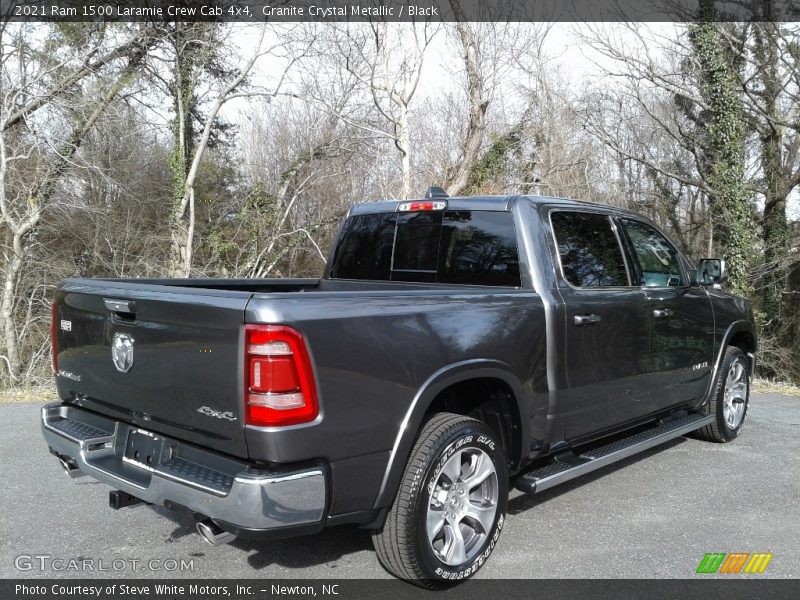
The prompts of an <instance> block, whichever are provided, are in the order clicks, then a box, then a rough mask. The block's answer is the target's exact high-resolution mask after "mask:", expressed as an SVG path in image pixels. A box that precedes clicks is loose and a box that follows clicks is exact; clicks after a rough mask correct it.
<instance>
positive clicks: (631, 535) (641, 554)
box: [0, 394, 800, 578]
mask: <svg viewBox="0 0 800 600" xmlns="http://www.w3.org/2000/svg"><path fill="white" fill-rule="evenodd" d="M0 457H2V466H3V479H4V483H3V485H0V508H2V510H0V577H3V578H9V577H54V576H56V577H82V578H87V577H109V576H116V577H146V578H159V577H194V578H217V577H232V578H239V577H255V578H386V577H389V575H388V574H387V573H386V572H385V571H383V569H381V567H380V565H379V564H378V561H377V558H376V557H375V553H374V551H373V549H372V542H371V540H370V536H369V534H368V532H366V531H361V530H359V529H356V528H354V527H336V528H332V529H329V530H326V531H324V532H323V533H321V534H318V535H315V536H309V537H303V538H296V539H289V540H280V541H272V542H259V541H252V540H247V539H242V538H239V539H237V540H235V541H234V542H233V543H232V544H229V545H226V546H222V547H216V548H215V547H212V546H209V545H208V544H206V543H205V542H204V541H203V540H202V539H201V538H200V536H199V535H197V534H196V533H195V529H194V524H193V521H192V519H191V517H187V516H183V515H179V514H175V513H171V512H169V511H167V510H166V509H164V508H162V507H151V506H139V507H135V508H127V509H123V510H119V511H114V510H111V509H110V508H108V492H109V490H110V488H109V487H107V486H105V485H103V484H100V483H97V482H94V481H92V480H91V479H90V478H88V477H83V478H80V479H76V480H70V479H68V478H67V477H66V476H65V475H64V473H63V472H62V470H61V467H60V466H59V465H58V462H57V461H56V459H55V458H54V457H52V456H51V455H50V454H49V453H48V452H47V448H46V446H45V444H44V442H43V439H42V437H41V434H40V431H39V404H33V403H11V404H0ZM707 552H726V553H730V552H751V553H752V552H771V553H773V558H772V560H771V562H770V563H769V565H768V567H767V569H766V570H765V572H764V573H763V574H762V575H755V576H752V575H751V576H749V577H800V399H799V398H792V397H789V396H781V395H777V394H758V395H754V396H753V398H752V399H751V404H750V410H749V414H748V419H747V422H746V424H745V428H744V430H743V432H742V434H741V436H740V437H739V439H737V440H736V441H734V442H733V443H730V444H712V443H708V442H701V441H698V440H694V439H688V438H679V439H677V440H674V441H672V442H668V443H667V444H664V445H663V446H661V447H659V448H656V449H653V450H650V451H648V452H645V453H643V454H640V455H638V456H636V457H633V458H631V459H628V460H626V461H623V462H620V463H617V464H615V465H612V466H610V467H607V468H605V469H602V470H600V471H596V472H594V473H591V474H589V475H587V476H584V477H582V478H580V479H577V480H574V481H571V482H569V483H566V484H564V485H562V486H560V487H557V488H554V489H552V490H548V491H546V492H543V493H541V494H538V495H536V496H525V495H522V494H520V493H518V492H514V493H513V495H512V499H511V500H510V503H509V515H508V520H507V522H506V526H505V528H504V531H503V534H502V536H501V539H500V542H499V544H498V547H497V548H496V550H495V551H494V553H493V555H492V557H491V560H490V561H489V562H488V563H487V565H486V566H485V567H484V568H483V569H482V570H481V571H480V572H479V574H478V576H479V577H485V578H518V577H523V578H562V577H566V578H687V577H716V576H709V575H695V570H696V568H697V566H698V564H699V563H700V561H701V560H702V558H703V556H704V555H705V553H707ZM719 577H730V575H728V576H725V575H719Z"/></svg>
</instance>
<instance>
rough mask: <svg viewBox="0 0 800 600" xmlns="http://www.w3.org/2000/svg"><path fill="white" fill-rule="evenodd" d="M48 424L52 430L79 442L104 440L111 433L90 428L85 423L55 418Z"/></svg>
mask: <svg viewBox="0 0 800 600" xmlns="http://www.w3.org/2000/svg"><path fill="white" fill-rule="evenodd" d="M48 424H49V425H50V427H52V428H53V429H58V430H59V431H61V432H63V433H64V434H65V435H66V436H67V437H69V438H72V439H73V440H76V441H79V442H85V441H86V440H93V439H95V438H105V437H108V436H110V435H111V434H112V433H113V432H111V431H103V430H102V429H98V428H97V427H92V426H91V425H87V424H86V423H80V422H78V421H73V420H72V419H64V418H60V417H59V418H56V419H51V420H50V421H49V422H48Z"/></svg>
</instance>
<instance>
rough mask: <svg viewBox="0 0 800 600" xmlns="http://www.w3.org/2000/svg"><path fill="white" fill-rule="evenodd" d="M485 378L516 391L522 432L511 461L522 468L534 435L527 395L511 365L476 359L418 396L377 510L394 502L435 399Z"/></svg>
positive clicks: (434, 380) (431, 381)
mask: <svg viewBox="0 0 800 600" xmlns="http://www.w3.org/2000/svg"><path fill="white" fill-rule="evenodd" d="M485 378H493V379H499V380H501V381H503V382H504V383H506V384H507V385H508V387H509V388H510V389H511V391H512V394H513V400H512V410H514V411H516V414H515V415H514V418H515V421H516V424H517V425H518V426H519V430H518V431H515V435H514V442H513V447H514V456H510V457H508V458H509V459H510V460H511V461H512V465H513V466H517V465H519V462H520V460H521V458H522V450H521V446H522V441H523V440H527V439H528V438H529V433H530V424H529V422H528V419H527V418H525V417H521V416H522V415H526V414H528V411H527V410H526V409H525V408H524V407H523V406H520V403H521V402H523V401H524V398H526V397H527V394H526V393H525V391H524V388H523V386H522V384H521V383H520V381H519V379H518V378H517V377H516V375H514V373H513V372H512V371H511V368H510V367H509V366H508V365H506V364H505V363H503V362H500V361H497V360H491V359H473V360H466V361H463V362H459V363H455V364H453V365H449V366H447V367H443V368H442V369H439V370H438V371H436V372H435V373H434V374H433V375H431V376H430V377H429V378H428V379H427V381H425V383H424V384H423V385H422V387H421V388H420V389H419V391H418V392H417V394H416V395H415V396H414V399H413V401H412V402H411V406H409V408H408V411H406V414H405V417H404V418H403V421H402V422H401V424H400V427H399V430H398V433H397V437H396V438H395V441H394V446H393V447H392V451H391V454H390V456H389V463H388V464H387V466H386V471H385V473H384V476H383V481H382V483H381V487H380V491H379V492H378V496H377V498H376V500H375V504H374V508H384V507H387V506H389V505H390V504H391V503H392V501H393V500H394V497H395V494H396V492H397V488H398V486H399V485H400V479H401V478H402V475H403V470H404V469H405V466H406V463H407V462H408V458H409V455H410V454H411V449H412V448H413V446H414V442H415V441H416V439H417V434H418V432H419V430H420V427H421V426H422V423H423V421H424V420H425V415H426V413H427V411H428V408H429V407H430V405H431V403H432V402H433V401H434V399H435V398H436V397H437V396H438V395H439V394H440V393H441V392H442V391H443V390H445V389H447V388H448V387H450V386H452V385H454V384H456V383H459V382H462V381H466V380H468V379H485Z"/></svg>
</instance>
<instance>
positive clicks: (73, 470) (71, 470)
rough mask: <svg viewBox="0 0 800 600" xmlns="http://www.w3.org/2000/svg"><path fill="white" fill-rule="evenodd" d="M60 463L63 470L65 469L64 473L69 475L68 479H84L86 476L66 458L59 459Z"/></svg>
mask: <svg viewBox="0 0 800 600" xmlns="http://www.w3.org/2000/svg"><path fill="white" fill-rule="evenodd" d="M58 462H60V463H61V468H62V469H64V473H66V474H67V477H69V478H70V479H77V478H78V477H83V476H84V475H86V473H84V472H83V471H81V470H80V468H79V467H78V466H76V465H74V464H72V463H71V462H69V461H67V460H66V459H64V458H59V459H58Z"/></svg>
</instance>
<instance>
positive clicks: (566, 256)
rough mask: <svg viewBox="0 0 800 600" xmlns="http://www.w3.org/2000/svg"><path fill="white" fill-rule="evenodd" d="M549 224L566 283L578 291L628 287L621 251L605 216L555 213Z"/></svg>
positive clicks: (609, 221) (582, 213)
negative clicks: (575, 287) (593, 288)
mask: <svg viewBox="0 0 800 600" xmlns="http://www.w3.org/2000/svg"><path fill="white" fill-rule="evenodd" d="M551 221H552V223H553V230H554V232H555V235H556V242H557V244H558V253H559V255H560V257H561V267H562V269H563V270H564V277H565V278H566V279H567V281H569V282H570V283H571V284H572V285H574V286H577V287H615V286H627V285H630V284H629V282H628V275H627V271H626V270H625V260H624V259H623V258H622V250H621V249H620V246H619V242H618V241H617V236H616V235H615V234H614V231H613V230H612V229H611V220H610V219H609V218H608V217H607V216H606V215H599V214H594V213H584V212H561V211H557V212H553V213H552V214H551Z"/></svg>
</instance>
